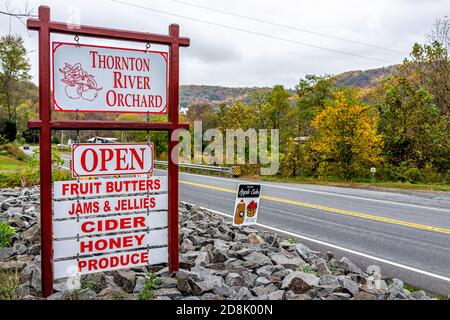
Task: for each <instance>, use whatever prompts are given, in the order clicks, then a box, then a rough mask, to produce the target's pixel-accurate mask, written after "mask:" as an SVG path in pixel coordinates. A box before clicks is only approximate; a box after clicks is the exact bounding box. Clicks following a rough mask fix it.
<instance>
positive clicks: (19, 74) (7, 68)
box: [0, 35, 30, 122]
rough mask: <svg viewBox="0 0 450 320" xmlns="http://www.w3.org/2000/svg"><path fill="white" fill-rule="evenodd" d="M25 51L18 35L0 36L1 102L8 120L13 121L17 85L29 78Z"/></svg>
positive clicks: (28, 66)
mask: <svg viewBox="0 0 450 320" xmlns="http://www.w3.org/2000/svg"><path fill="white" fill-rule="evenodd" d="M26 54H27V51H26V49H25V47H24V45H23V39H22V38H21V37H20V36H13V35H5V36H2V37H1V38H0V68H1V70H0V82H1V86H0V88H1V93H0V94H1V102H2V104H3V106H4V108H5V109H6V113H7V116H8V120H9V121H11V122H15V118H16V107H17V104H18V101H17V97H18V96H19V95H18V87H19V85H20V83H21V82H23V81H27V80H29V79H30V75H29V71H30V64H29V63H28V59H27V57H26Z"/></svg>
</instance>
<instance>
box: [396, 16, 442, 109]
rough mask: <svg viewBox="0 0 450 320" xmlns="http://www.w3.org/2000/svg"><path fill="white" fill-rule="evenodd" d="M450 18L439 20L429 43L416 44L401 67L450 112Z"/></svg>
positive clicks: (405, 73) (404, 73)
mask: <svg viewBox="0 0 450 320" xmlns="http://www.w3.org/2000/svg"><path fill="white" fill-rule="evenodd" d="M449 50H450V20H449V18H448V17H445V18H444V19H438V20H437V21H436V22H435V24H434V26H433V29H432V32H431V34H430V35H429V36H428V40H427V42H426V43H425V44H419V43H416V44H414V46H413V49H412V52H411V54H410V58H409V59H405V61H404V62H403V65H402V66H401V68H400V69H401V71H402V74H403V76H405V77H408V78H409V79H411V81H412V83H414V84H415V86H416V88H421V87H426V88H427V89H428V91H429V92H430V93H431V94H432V95H433V97H432V101H433V103H434V104H435V105H436V106H438V107H439V109H440V111H441V113H442V114H444V115H450V109H449V106H450V56H449Z"/></svg>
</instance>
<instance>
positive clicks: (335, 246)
mask: <svg viewBox="0 0 450 320" xmlns="http://www.w3.org/2000/svg"><path fill="white" fill-rule="evenodd" d="M180 202H181V203H187V204H189V205H193V206H196V207H199V208H201V209H204V210H208V211H211V212H213V213H215V214H218V215H221V216H225V217H229V218H232V217H233V216H232V215H230V214H226V213H223V212H220V211H217V210H213V209H209V208H205V207H201V206H198V205H196V204H193V203H189V202H186V201H180ZM256 225H257V226H259V227H262V228H265V229H268V230H272V231H275V232H278V233H283V234H286V235H289V236H293V237H296V238H299V239H303V240H306V241H310V242H314V243H317V244H320V245H323V246H327V247H330V248H333V249H337V250H340V251H344V252H348V253H351V254H354V255H357V256H361V257H364V258H368V259H371V260H375V261H378V262H382V263H385V264H389V265H391V266H394V267H398V268H402V269H405V270H408V271H412V272H416V273H420V274H423V275H426V276H429V277H432V278H436V279H439V280H443V281H447V282H449V283H450V278H447V277H445V276H441V275H439V274H435V273H432V272H429V271H425V270H421V269H417V268H414V267H410V266H406V265H404V264H401V263H397V262H393V261H389V260H386V259H382V258H378V257H375V256H372V255H369V254H366V253H362V252H358V251H355V250H351V249H347V248H343V247H341V246H338V245H335V244H332V243H328V242H325V241H321V240H316V239H313V238H310V237H306V236H302V235H300V234H297V233H293V232H290V231H285V230H281V229H278V228H274V227H271V226H267V225H264V224H261V223H257V224H256Z"/></svg>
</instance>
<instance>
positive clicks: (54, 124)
mask: <svg viewBox="0 0 450 320" xmlns="http://www.w3.org/2000/svg"><path fill="white" fill-rule="evenodd" d="M49 124H50V128H51V129H53V130H77V129H78V130H150V131H159V130H161V131H169V130H176V129H186V130H187V129H189V123H178V124H174V123H172V122H144V121H106V120H51V121H50V123H49ZM42 127H43V122H42V121H41V120H29V121H28V128H30V129H40V128H42Z"/></svg>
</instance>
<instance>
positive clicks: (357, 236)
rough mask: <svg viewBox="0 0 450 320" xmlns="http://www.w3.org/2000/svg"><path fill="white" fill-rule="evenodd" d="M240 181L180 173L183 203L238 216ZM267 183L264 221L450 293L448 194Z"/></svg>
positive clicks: (324, 248)
mask: <svg viewBox="0 0 450 320" xmlns="http://www.w3.org/2000/svg"><path fill="white" fill-rule="evenodd" d="M63 157H64V158H65V160H66V164H65V166H66V167H69V161H68V158H69V156H66V155H65V156H63ZM166 174H167V172H166V171H165V170H156V172H155V175H166ZM240 182H246V181H244V180H238V179H228V178H222V177H214V176H206V175H196V174H187V173H180V184H179V190H180V201H185V202H189V203H193V204H196V205H198V206H201V207H205V208H208V209H211V210H215V211H218V212H220V213H224V214H228V215H230V219H231V216H232V214H233V207H234V200H235V191H236V189H237V185H238V184H239V183H240ZM262 184H263V187H262V199H261V201H260V209H259V213H258V223H260V224H262V225H264V226H268V227H269V228H275V229H276V231H279V232H287V233H288V236H293V235H294V234H295V235H298V236H299V237H300V240H301V241H302V242H303V243H305V244H306V245H308V246H309V247H310V248H311V249H313V250H318V251H323V252H325V251H331V252H333V253H334V254H335V255H336V256H337V257H342V256H347V257H348V258H350V259H351V260H352V261H354V262H355V263H356V264H357V265H359V266H362V267H364V268H367V267H368V266H373V265H375V266H378V267H379V269H380V271H381V275H382V276H383V277H391V278H392V277H398V278H400V279H402V280H404V281H405V282H406V283H408V284H411V285H413V286H416V287H419V288H422V289H425V290H428V291H431V292H434V293H440V294H444V295H450V194H449V193H443V192H441V193H437V192H409V191H398V192H397V191H396V192H391V191H374V190H367V189H356V188H343V187H330V186H320V185H305V184H290V183H276V182H262ZM294 237H295V236H294Z"/></svg>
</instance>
